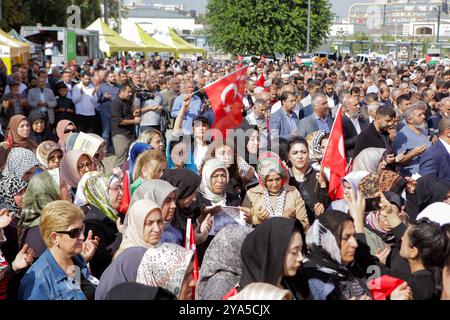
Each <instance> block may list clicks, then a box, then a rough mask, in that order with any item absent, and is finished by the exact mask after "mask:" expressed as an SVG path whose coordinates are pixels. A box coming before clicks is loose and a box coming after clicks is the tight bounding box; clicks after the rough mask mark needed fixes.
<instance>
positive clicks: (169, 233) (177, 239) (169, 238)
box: [161, 224, 184, 246]
mask: <svg viewBox="0 0 450 320" xmlns="http://www.w3.org/2000/svg"><path fill="white" fill-rule="evenodd" d="M164 242H169V243H175V244H178V245H180V246H184V244H183V235H182V233H181V231H180V230H178V229H176V228H175V227H174V226H172V225H171V224H169V226H168V227H167V229H166V230H164V232H163V234H162V236H161V243H164Z"/></svg>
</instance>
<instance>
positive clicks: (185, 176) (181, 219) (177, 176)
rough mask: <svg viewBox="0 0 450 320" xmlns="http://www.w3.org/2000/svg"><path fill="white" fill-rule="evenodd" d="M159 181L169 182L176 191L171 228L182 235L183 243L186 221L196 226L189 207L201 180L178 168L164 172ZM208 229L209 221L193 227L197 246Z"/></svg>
mask: <svg viewBox="0 0 450 320" xmlns="http://www.w3.org/2000/svg"><path fill="white" fill-rule="evenodd" d="M161 179H162V180H165V181H167V182H169V183H170V184H171V185H172V186H174V187H176V188H177V189H178V190H177V195H176V199H175V201H176V203H177V207H176V209H175V214H174V216H173V219H172V226H173V227H174V228H176V229H178V230H179V231H181V234H182V235H183V242H182V243H184V240H185V239H184V238H185V235H186V226H187V219H192V223H194V226H195V224H196V218H197V216H195V214H194V212H193V210H191V207H190V206H191V204H193V203H194V202H195V200H196V191H197V188H198V187H199V186H200V183H201V178H200V177H199V176H198V175H197V174H196V173H194V172H193V171H191V170H189V169H184V168H180V169H172V170H169V171H166V172H164V174H163V175H162V177H161ZM205 225H207V227H206V226H205ZM210 229H211V221H210V219H205V220H204V221H203V222H202V224H198V225H196V226H195V228H194V232H195V240H196V243H197V244H199V243H202V242H204V241H205V240H206V238H207V236H208V233H209V231H210Z"/></svg>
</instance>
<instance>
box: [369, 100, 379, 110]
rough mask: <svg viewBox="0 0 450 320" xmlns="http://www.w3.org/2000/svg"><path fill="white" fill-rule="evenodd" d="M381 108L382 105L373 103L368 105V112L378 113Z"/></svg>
mask: <svg viewBox="0 0 450 320" xmlns="http://www.w3.org/2000/svg"><path fill="white" fill-rule="evenodd" d="M379 107H380V104H379V103H378V102H372V103H369V104H368V105H367V110H370V111H374V112H376V111H377V110H378V108H379Z"/></svg>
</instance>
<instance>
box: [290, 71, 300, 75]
mask: <svg viewBox="0 0 450 320" xmlns="http://www.w3.org/2000/svg"><path fill="white" fill-rule="evenodd" d="M299 73H300V71H298V70H293V71H291V76H293V75H294V74H299Z"/></svg>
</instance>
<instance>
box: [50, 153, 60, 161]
mask: <svg viewBox="0 0 450 320" xmlns="http://www.w3.org/2000/svg"><path fill="white" fill-rule="evenodd" d="M62 158H63V155H62V154H58V155H57V156H51V157H48V161H55V160H59V161H61V159H62Z"/></svg>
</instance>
